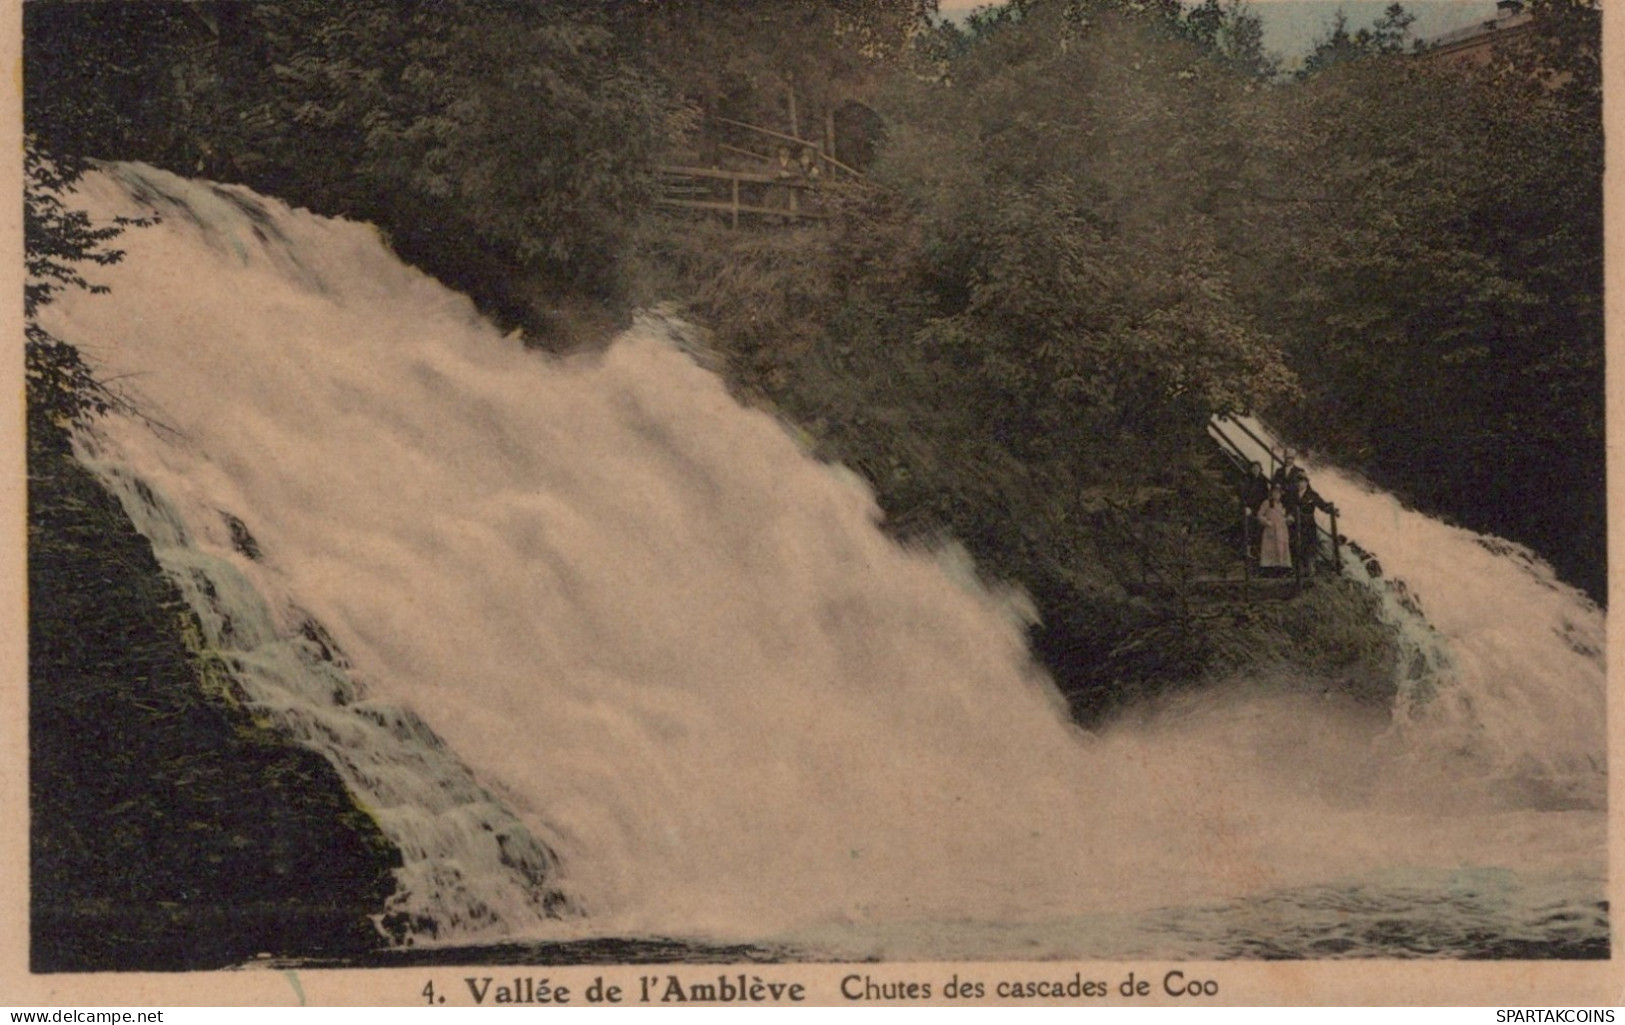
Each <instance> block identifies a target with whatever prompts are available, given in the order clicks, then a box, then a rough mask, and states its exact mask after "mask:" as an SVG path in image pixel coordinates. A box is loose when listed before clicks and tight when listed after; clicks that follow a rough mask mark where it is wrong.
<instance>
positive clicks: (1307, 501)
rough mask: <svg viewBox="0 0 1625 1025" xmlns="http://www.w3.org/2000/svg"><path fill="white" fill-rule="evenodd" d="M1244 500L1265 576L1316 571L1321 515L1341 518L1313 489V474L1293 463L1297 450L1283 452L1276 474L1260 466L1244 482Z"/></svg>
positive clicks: (1252, 546)
mask: <svg viewBox="0 0 1625 1025" xmlns="http://www.w3.org/2000/svg"><path fill="white" fill-rule="evenodd" d="M1241 501H1242V505H1243V506H1244V507H1245V511H1246V514H1247V515H1246V519H1247V524H1248V531H1247V535H1248V536H1247V544H1248V549H1249V552H1250V555H1251V557H1252V559H1253V560H1254V562H1256V564H1257V565H1258V568H1259V573H1260V574H1261V575H1263V576H1285V575H1288V574H1291V573H1292V572H1294V570H1296V571H1297V572H1299V573H1304V574H1309V573H1313V572H1314V571H1315V563H1316V562H1317V561H1318V556H1319V552H1320V528H1319V527H1318V526H1317V525H1316V523H1315V512H1316V511H1317V510H1319V511H1323V512H1326V513H1328V514H1331V515H1334V516H1335V515H1336V513H1337V509H1336V507H1334V506H1333V505H1332V504H1331V503H1330V502H1328V501H1326V500H1325V499H1324V498H1322V497H1321V496H1320V495H1319V494H1318V493H1317V492H1316V491H1315V489H1314V488H1313V487H1311V486H1310V485H1309V475H1308V474H1307V473H1305V472H1304V469H1303V467H1301V466H1299V465H1297V463H1295V462H1294V461H1293V456H1292V453H1291V451H1289V450H1287V449H1282V450H1281V455H1280V460H1279V461H1278V462H1277V463H1276V468H1275V473H1274V474H1273V475H1266V474H1265V473H1264V467H1263V466H1262V465H1261V464H1259V463H1257V462H1254V463H1253V464H1252V465H1251V467H1250V468H1249V470H1248V474H1247V477H1246V479H1245V480H1244V481H1243V483H1242V486H1241Z"/></svg>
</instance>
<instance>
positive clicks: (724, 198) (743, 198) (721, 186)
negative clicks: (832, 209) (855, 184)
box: [655, 166, 829, 228]
mask: <svg viewBox="0 0 1625 1025" xmlns="http://www.w3.org/2000/svg"><path fill="white" fill-rule="evenodd" d="M659 170H660V174H661V177H662V179H663V182H664V185H665V194H664V195H663V196H661V197H660V198H659V199H657V200H655V203H656V204H657V205H659V206H662V207H666V208H668V209H674V210H705V211H711V212H714V213H720V214H726V215H727V216H728V218H729V220H730V222H731V223H732V225H733V226H734V227H735V228H737V227H739V218H740V215H742V214H748V215H752V216H758V217H776V218H780V219H783V220H788V221H794V220H823V219H825V218H828V217H829V214H827V213H825V212H824V211H822V210H818V209H814V208H811V207H810V206H809V204H808V203H807V202H806V199H807V196H808V193H810V192H811V191H813V190H815V189H817V188H818V187H819V183H818V182H817V181H815V180H813V179H809V178H805V177H801V176H800V175H797V174H790V175H783V174H768V173H765V172H761V171H733V170H726V169H722V168H712V167H680V166H663V167H661V168H660V169H659ZM741 186H746V187H748V190H749V191H751V192H755V193H758V194H759V195H760V196H767V195H774V194H782V195H783V197H784V204H783V205H782V206H775V205H769V204H767V203H765V202H751V201H750V200H751V199H752V198H757V197H750V196H747V195H742V194H741ZM701 197H703V198H701Z"/></svg>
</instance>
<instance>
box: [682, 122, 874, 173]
mask: <svg viewBox="0 0 1625 1025" xmlns="http://www.w3.org/2000/svg"><path fill="white" fill-rule="evenodd" d="M706 117H707V118H708V119H709V120H711V121H716V122H719V123H721V124H725V125H733V126H734V127H735V128H745V129H748V130H750V131H752V132H761V133H762V134H763V135H767V136H771V137H772V138H775V139H778V140H780V141H782V142H793V143H795V144H796V145H797V146H804V147H806V148H807V149H810V150H812V151H813V152H814V153H817V154H818V159H819V160H822V161H824V162H825V163H827V164H829V165H830V166H832V167H839V168H840V169H841V170H843V171H845V172H846V173H847V174H850V175H852V176H853V177H856V178H862V177H863V172H862V171H860V170H858V169H857V168H855V167H852V166H850V165H848V164H843V163H842V162H841V161H839V160H836V159H835V158H834V157H832V156H830V155H829V154H828V153H825V152H824V147H823V145H822V144H820V143H816V142H811V141H809V140H807V139H798V138H796V137H795V136H794V135H787V134H785V133H784V132H775V131H774V130H773V129H771V128H763V127H761V126H760V125H753V124H749V123H747V122H744V121H735V120H734V119H733V118H731V117H723V116H721V115H720V114H708V115H706Z"/></svg>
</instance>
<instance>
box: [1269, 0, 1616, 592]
mask: <svg viewBox="0 0 1625 1025" xmlns="http://www.w3.org/2000/svg"><path fill="white" fill-rule="evenodd" d="M1535 16H1536V24H1535V27H1534V30H1533V31H1532V32H1530V33H1529V34H1527V35H1526V36H1524V37H1522V39H1523V40H1524V42H1522V43H1521V44H1519V45H1512V44H1503V46H1502V47H1501V48H1500V49H1499V50H1498V51H1497V59H1496V60H1495V61H1493V62H1491V63H1489V64H1487V65H1483V66H1474V65H1453V64H1443V63H1435V62H1432V61H1429V60H1427V59H1425V58H1415V57H1394V56H1383V55H1382V54H1381V53H1380V52H1379V51H1380V50H1381V49H1382V48H1380V47H1379V48H1377V50H1373V51H1371V52H1370V53H1368V54H1367V57H1366V59H1361V60H1353V61H1345V62H1339V63H1335V64H1333V65H1330V66H1328V67H1327V68H1326V69H1325V70H1324V71H1321V72H1320V73H1317V74H1315V75H1313V76H1311V77H1309V78H1307V79H1306V80H1304V81H1303V82H1301V83H1300V84H1298V85H1295V86H1293V87H1291V88H1283V89H1278V90H1272V91H1271V92H1270V94H1269V95H1268V96H1267V98H1266V99H1267V102H1268V105H1267V108H1266V116H1265V117H1264V118H1263V119H1261V121H1260V122H1259V123H1260V125H1261V126H1263V127H1262V128H1261V130H1260V134H1259V140H1260V142H1259V144H1260V146H1261V147H1263V148H1264V149H1265V151H1266V152H1267V153H1268V160H1267V161H1266V162H1265V163H1264V164H1262V165H1261V166H1263V167H1266V168H1267V169H1268V174H1269V180H1268V181H1266V182H1265V183H1264V185H1263V187H1262V189H1261V190H1260V194H1261V195H1262V196H1266V197H1268V198H1269V199H1270V200H1271V202H1269V203H1266V204H1259V211H1258V213H1257V215H1256V216H1255V217H1252V218H1250V219H1249V230H1248V231H1247V232H1246V233H1245V235H1244V237H1242V238H1240V239H1238V242H1239V243H1241V244H1244V245H1245V246H1246V247H1247V248H1249V249H1250V253H1249V255H1248V257H1247V265H1248V266H1249V268H1250V274H1251V276H1250V277H1249V278H1248V279H1247V283H1246V286H1245V287H1246V291H1247V293H1248V294H1249V295H1250V296H1251V300H1250V301H1251V304H1252V305H1253V306H1254V308H1255V309H1257V310H1258V311H1259V315H1260V319H1261V320H1262V321H1263V322H1264V323H1266V324H1268V325H1269V326H1270V327H1271V328H1272V329H1273V330H1274V331H1275V332H1276V334H1277V335H1278V336H1279V337H1281V338H1282V339H1284V340H1285V343H1286V347H1287V352H1288V356H1289V359H1290V361H1291V363H1292V365H1293V366H1294V368H1295V369H1296V370H1297V371H1298V373H1299V375H1300V377H1301V378H1302V381H1303V384H1304V393H1305V400H1304V401H1303V402H1302V403H1301V404H1299V405H1297V406H1295V407H1292V408H1290V409H1283V410H1282V411H1281V412H1282V415H1283V416H1284V417H1287V418H1289V419H1290V420H1291V421H1292V423H1293V425H1294V427H1295V429H1296V430H1297V432H1298V434H1299V436H1300V437H1302V438H1303V439H1305V440H1306V441H1308V442H1311V443H1313V444H1317V445H1322V446H1325V447H1326V448H1327V449H1329V450H1330V451H1331V452H1333V453H1334V454H1336V455H1338V456H1339V457H1340V458H1343V459H1345V460H1346V461H1348V462H1350V463H1352V464H1353V465H1355V466H1358V467H1360V468H1362V469H1363V470H1365V471H1366V472H1368V473H1369V474H1371V475H1372V476H1373V477H1374V478H1376V479H1377V480H1379V481H1381V482H1383V483H1385V484H1387V485H1388V486H1390V487H1395V488H1397V489H1399V490H1400V491H1401V492H1403V493H1405V494H1406V495H1408V496H1409V497H1410V498H1411V499H1412V500H1414V501H1417V502H1419V503H1420V504H1422V505H1423V506H1424V507H1425V508H1427V509H1429V510H1430V511H1434V512H1440V513H1444V514H1447V515H1451V516H1454V517H1456V518H1458V519H1460V520H1462V521H1463V522H1465V523H1467V524H1468V525H1469V526H1472V527H1474V528H1476V529H1480V530H1490V531H1494V532H1496V533H1500V534H1503V535H1506V536H1509V537H1512V538H1514V539H1517V540H1522V541H1525V542H1528V543H1530V544H1531V545H1533V546H1534V547H1536V548H1537V549H1538V550H1540V551H1541V552H1542V553H1543V554H1545V555H1546V556H1547V557H1548V558H1550V559H1551V560H1552V561H1553V562H1554V563H1555V564H1556V565H1557V566H1558V567H1559V569H1560V570H1562V571H1563V572H1564V574H1565V575H1566V576H1568V577H1569V578H1570V579H1571V580H1573V581H1575V582H1576V583H1579V584H1581V585H1583V586H1584V587H1586V588H1587V589H1588V590H1590V591H1591V593H1592V594H1593V595H1596V596H1597V597H1599V598H1600V597H1601V596H1602V594H1603V588H1604V570H1605V564H1606V559H1605V556H1604V535H1603V519H1604V510H1605V499H1606V496H1605V489H1604V487H1603V481H1602V469H1603V393H1602V385H1603V375H1602V357H1603V325H1602V285H1603V277H1602V271H1603V267H1602V132H1601V117H1600V89H1599V88H1598V84H1599V83H1598V79H1597V77H1596V73H1595V57H1596V54H1597V52H1598V44H1599V37H1598V36H1597V34H1596V31H1595V30H1596V24H1595V10H1594V9H1591V8H1588V7H1586V6H1584V5H1578V4H1567V3H1565V4H1562V5H1557V4H1545V5H1538V6H1537V7H1536V8H1535Z"/></svg>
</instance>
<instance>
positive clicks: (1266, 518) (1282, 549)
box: [1255, 484, 1292, 576]
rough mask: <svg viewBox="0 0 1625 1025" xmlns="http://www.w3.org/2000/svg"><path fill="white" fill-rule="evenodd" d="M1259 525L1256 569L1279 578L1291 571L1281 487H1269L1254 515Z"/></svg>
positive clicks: (1290, 555) (1289, 546)
mask: <svg viewBox="0 0 1625 1025" xmlns="http://www.w3.org/2000/svg"><path fill="white" fill-rule="evenodd" d="M1255 515H1256V516H1257V517H1258V522H1259V525H1260V537H1259V545H1258V567H1259V570H1260V571H1261V572H1263V573H1264V574H1265V575H1267V576H1280V575H1281V574H1282V573H1284V572H1286V571H1288V570H1290V569H1292V539H1291V536H1290V534H1289V533H1288V531H1287V516H1286V506H1285V505H1284V504H1283V503H1282V502H1281V487H1280V485H1279V484H1271V485H1270V494H1269V497H1268V498H1267V499H1265V500H1264V503H1263V504H1262V505H1260V506H1259V507H1258V512H1257V513H1256V514H1255Z"/></svg>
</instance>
